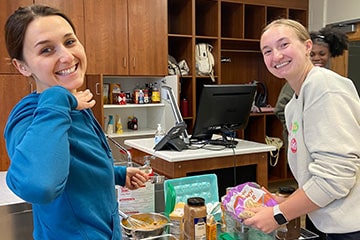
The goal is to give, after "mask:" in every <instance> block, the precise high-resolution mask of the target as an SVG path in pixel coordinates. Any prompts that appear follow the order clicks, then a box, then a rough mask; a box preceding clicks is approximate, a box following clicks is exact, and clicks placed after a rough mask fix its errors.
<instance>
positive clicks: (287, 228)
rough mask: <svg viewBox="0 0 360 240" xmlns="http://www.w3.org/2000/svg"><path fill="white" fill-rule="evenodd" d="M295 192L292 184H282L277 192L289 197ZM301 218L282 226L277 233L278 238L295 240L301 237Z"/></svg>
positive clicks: (278, 194)
mask: <svg viewBox="0 0 360 240" xmlns="http://www.w3.org/2000/svg"><path fill="white" fill-rule="evenodd" d="M293 192H295V188H293V187H291V186H282V187H279V190H278V191H277V192H276V195H277V196H279V197H285V198H286V197H288V196H290V195H291V194H292V193H293ZM300 221H301V220H300V218H299V217H298V218H295V219H293V220H291V221H289V222H288V223H287V224H286V225H285V224H284V226H281V227H280V229H279V230H278V231H277V233H276V238H277V239H280V240H293V239H299V237H300V228H301V227H300Z"/></svg>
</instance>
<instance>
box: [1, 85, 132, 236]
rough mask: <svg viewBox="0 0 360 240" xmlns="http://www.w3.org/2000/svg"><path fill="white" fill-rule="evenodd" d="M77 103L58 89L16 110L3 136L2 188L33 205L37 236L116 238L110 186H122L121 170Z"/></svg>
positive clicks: (114, 202)
mask: <svg viewBox="0 0 360 240" xmlns="http://www.w3.org/2000/svg"><path fill="white" fill-rule="evenodd" d="M76 106H77V100H76V98H75V97H74V96H73V95H72V94H71V93H70V92H69V91H68V90H67V89H65V88H63V87H60V86H55V87H51V88H49V89H47V90H45V91H44V92H42V93H41V94H36V93H32V94H30V95H28V96H26V97H25V98H24V99H22V100H21V101H20V102H19V103H18V104H17V105H16V106H15V107H14V109H13V110H12V112H11V113H10V116H9V119H8V122H7V125H6V127H5V132H4V136H5V140H6V147H7V151H8V154H9V157H10V160H11V164H10V167H9V169H8V173H7V177H6V181H7V185H8V186H9V188H10V189H11V190H12V191H13V192H14V193H15V194H16V195H18V196H19V197H20V198H22V199H24V200H25V201H27V202H29V203H31V204H32V206H33V217H34V233H33V235H34V238H35V239H41V240H47V239H59V240H65V239H66V240H68V239H69V240H70V239H71V240H77V239H96V240H102V239H107V240H108V239H116V240H118V239H121V231H120V219H119V215H118V204H117V200H116V194H115V184H118V185H122V186H123V185H124V184H125V178H126V167H114V166H113V158H112V155H111V150H110V147H109V145H108V143H107V141H106V137H105V135H104V133H103V131H102V128H101V126H100V125H99V124H98V122H97V121H96V120H95V118H94V116H93V114H92V112H91V110H89V109H86V110H81V111H78V110H76Z"/></svg>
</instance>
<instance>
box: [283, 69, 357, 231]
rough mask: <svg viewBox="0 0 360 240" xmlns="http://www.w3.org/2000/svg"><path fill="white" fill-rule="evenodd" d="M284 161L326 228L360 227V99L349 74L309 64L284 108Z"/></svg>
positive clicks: (315, 218) (320, 224)
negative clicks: (307, 70)
mask: <svg viewBox="0 0 360 240" xmlns="http://www.w3.org/2000/svg"><path fill="white" fill-rule="evenodd" d="M285 118H286V123H287V129H288V133H289V137H288V141H289V147H288V161H289V165H290V168H291V171H292V172H293V174H294V176H295V178H296V180H297V181H298V184H299V187H300V188H302V189H303V190H304V191H305V193H306V195H307V196H308V197H309V198H310V199H311V201H312V202H314V203H315V204H317V205H318V206H320V207H321V208H320V209H319V210H316V211H314V212H311V213H309V217H310V218H311V220H312V221H313V223H314V224H315V226H316V227H317V228H318V229H319V230H321V231H323V232H325V233H347V232H354V231H359V230H360V223H359V216H360V204H359V203H360V202H359V199H360V169H359V168H360V100H359V95H358V93H357V91H356V88H355V86H354V84H353V83H352V81H351V80H350V79H347V78H344V77H342V76H340V75H338V74H337V73H335V72H332V71H331V70H328V69H326V68H320V67H314V68H313V69H312V70H311V71H310V72H309V74H308V76H307V77H306V79H305V81H304V83H303V85H302V87H301V90H300V94H299V96H295V95H294V96H293V97H292V99H291V100H290V102H289V103H288V104H287V105H286V108H285Z"/></svg>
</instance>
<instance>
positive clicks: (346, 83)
mask: <svg viewBox="0 0 360 240" xmlns="http://www.w3.org/2000/svg"><path fill="white" fill-rule="evenodd" d="M312 45H313V44H312V40H311V38H310V35H309V33H308V31H307V30H306V28H305V27H304V26H303V25H301V24H300V23H298V22H296V21H294V20H290V19H279V20H275V21H273V22H271V23H270V24H269V25H267V26H266V27H265V28H264V30H263V32H262V35H261V38H260V47H261V52H262V54H263V58H264V62H265V65H266V67H267V69H268V70H269V72H270V73H271V74H273V75H274V76H276V77H278V78H280V79H286V81H287V82H288V83H289V85H290V86H291V88H292V89H293V90H294V95H293V97H292V98H291V100H290V102H289V103H288V104H287V105H286V107H285V119H286V122H287V124H286V126H287V130H288V132H289V147H288V163H289V166H290V169H291V171H292V173H293V175H294V177H295V180H296V181H297V183H298V186H299V187H298V189H297V190H296V191H295V192H294V193H293V194H291V195H290V196H289V197H287V198H279V197H278V198H276V200H277V201H278V203H279V204H278V205H276V206H274V207H257V208H253V209H252V211H254V213H255V215H254V216H253V217H251V218H248V219H245V220H244V223H245V224H246V225H249V226H252V227H254V228H257V229H260V230H262V231H264V232H267V233H270V232H272V231H274V230H275V229H277V228H278V227H279V226H280V225H281V224H284V223H286V222H287V221H290V220H292V219H294V218H297V217H300V216H303V215H305V214H308V215H309V217H310V219H311V221H312V222H313V223H314V225H315V226H316V228H317V229H319V230H320V231H322V232H324V233H326V239H328V240H335V239H336V240H340V239H341V240H347V239H354V240H355V239H360V225H359V224H358V220H357V218H358V217H357V216H359V214H360V206H359V205H358V198H359V195H360V142H359V136H360V99H359V95H358V93H357V90H356V88H355V86H354V84H353V82H352V81H351V80H350V79H348V78H345V77H343V76H340V75H339V74H337V73H335V72H333V71H331V70H329V69H327V68H323V67H316V66H314V65H313V63H312V62H311V59H310V54H311V50H312Z"/></svg>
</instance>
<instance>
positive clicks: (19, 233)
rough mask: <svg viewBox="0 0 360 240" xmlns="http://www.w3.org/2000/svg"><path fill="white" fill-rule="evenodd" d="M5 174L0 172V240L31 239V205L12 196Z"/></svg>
mask: <svg viewBox="0 0 360 240" xmlns="http://www.w3.org/2000/svg"><path fill="white" fill-rule="evenodd" d="M5 177H6V172H0V234H1V235H0V238H1V239H4V240H19V239H21V240H28V239H33V237H32V232H33V218H32V208H31V204H29V203H26V202H25V201H24V200H22V199H21V198H19V197H17V196H16V195H15V194H13V193H12V192H11V191H10V189H9V188H8V187H7V185H6V181H5Z"/></svg>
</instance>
